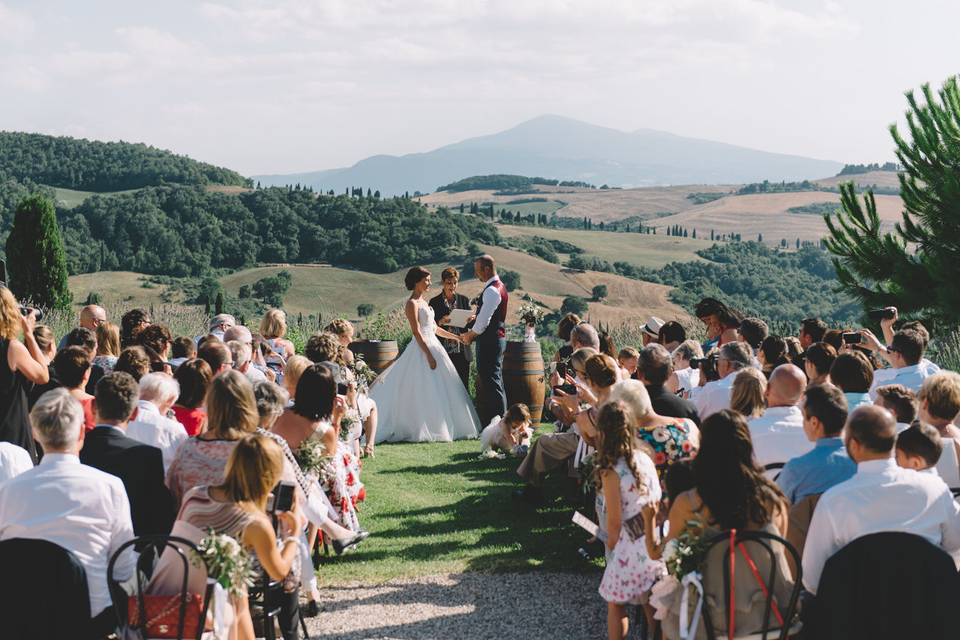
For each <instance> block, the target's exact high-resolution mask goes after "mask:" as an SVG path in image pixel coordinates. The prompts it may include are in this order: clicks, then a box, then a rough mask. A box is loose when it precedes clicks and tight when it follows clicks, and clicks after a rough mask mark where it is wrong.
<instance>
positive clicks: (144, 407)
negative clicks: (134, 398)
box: [127, 372, 188, 473]
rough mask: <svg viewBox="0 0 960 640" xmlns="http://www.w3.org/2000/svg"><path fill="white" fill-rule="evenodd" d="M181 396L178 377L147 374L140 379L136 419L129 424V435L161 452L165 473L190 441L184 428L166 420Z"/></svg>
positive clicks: (163, 374)
mask: <svg viewBox="0 0 960 640" xmlns="http://www.w3.org/2000/svg"><path fill="white" fill-rule="evenodd" d="M179 397H180V384H179V383H178V382H177V381H176V379H175V378H171V377H170V376H168V375H167V374H165V373H158V372H155V373H148V374H147V375H145V376H143V377H142V378H140V399H139V401H138V402H137V414H136V419H135V420H132V421H131V422H130V424H128V425H127V436H129V437H130V438H133V439H134V440H136V441H138V442H142V443H143V444H148V445H150V446H152V447H156V448H157V449H160V453H161V454H162V455H163V472H164V473H166V472H167V470H168V469H169V468H170V464H171V463H172V462H173V458H174V457H175V456H176V453H177V449H179V448H180V445H181V444H183V442H184V440H186V439H187V438H188V435H187V430H186V429H185V428H184V426H183V425H182V424H180V423H179V422H177V421H176V420H174V419H172V418H169V417H167V416H168V415H169V413H170V412H171V410H172V409H173V405H174V404H175V403H176V402H177V400H178V399H179Z"/></svg>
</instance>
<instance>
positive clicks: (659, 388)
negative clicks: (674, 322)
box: [637, 344, 700, 424]
mask: <svg viewBox="0 0 960 640" xmlns="http://www.w3.org/2000/svg"><path fill="white" fill-rule="evenodd" d="M637 373H638V376H637V377H638V378H639V380H640V381H641V382H643V385H644V386H645V387H646V388H647V394H648V395H649V396H650V402H651V403H652V404H653V410H654V411H656V412H657V413H658V414H659V415H661V416H666V417H668V418H686V419H689V420H691V421H692V422H693V423H694V424H700V416H699V415H697V409H696V407H694V406H693V403H692V402H690V401H688V400H684V399H683V398H681V397H679V396H678V395H677V394H675V393H672V392H670V391H669V390H667V388H666V382H667V380H668V379H669V378H670V375H671V374H672V373H673V359H672V358H671V356H670V352H669V351H668V350H667V348H666V347H664V346H663V345H660V344H649V345H647V346H645V347H644V348H643V349H641V350H640V359H639V366H638V368H637Z"/></svg>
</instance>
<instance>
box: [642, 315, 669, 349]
mask: <svg viewBox="0 0 960 640" xmlns="http://www.w3.org/2000/svg"><path fill="white" fill-rule="evenodd" d="M661 328H663V320H661V319H660V318H658V317H657V316H650V317H649V318H647V322H646V324H644V325H643V326H642V327H641V328H640V335H641V337H642V339H643V346H647V345H648V344H650V343H652V342H657V341H658V340H659V339H660V329H661Z"/></svg>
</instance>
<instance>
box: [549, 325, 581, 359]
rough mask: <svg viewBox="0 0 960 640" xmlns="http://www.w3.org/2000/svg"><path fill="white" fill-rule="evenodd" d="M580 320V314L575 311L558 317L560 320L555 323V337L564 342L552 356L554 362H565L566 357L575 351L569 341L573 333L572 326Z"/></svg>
mask: <svg viewBox="0 0 960 640" xmlns="http://www.w3.org/2000/svg"><path fill="white" fill-rule="evenodd" d="M581 322H582V320H581V319H580V316H578V315H577V314H575V313H568V314H566V315H565V316H563V317H562V318H560V322H558V323H557V337H558V338H560V339H561V340H563V341H564V343H566V344H564V345H563V346H561V347H560V349H558V350H557V353H556V354H555V355H554V356H553V361H554V362H566V361H567V359H569V358H570V356H572V355H573V352H574V351H576V349H575V348H574V347H573V345H572V344H571V343H570V337H571V335H572V333H573V328H574V327H576V326H577V325H578V324H580V323H581Z"/></svg>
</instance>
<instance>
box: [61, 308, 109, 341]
mask: <svg viewBox="0 0 960 640" xmlns="http://www.w3.org/2000/svg"><path fill="white" fill-rule="evenodd" d="M106 321H107V312H106V310H104V308H103V307H101V306H99V305H96V304H88V305H86V306H85V307H83V308H82V309H80V314H79V317H78V318H77V327H78V328H82V329H87V330H89V331H91V332H93V333H94V334H96V332H97V329H99V328H100V326H101V325H102V324H104V323H105V322H106ZM67 335H69V332H67V334H64V336H63V337H62V338H61V339H60V343H59V344H58V345H57V350H58V351H59V350H60V349H63V348H64V347H66V346H68V345H69V343H68V342H67Z"/></svg>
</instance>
